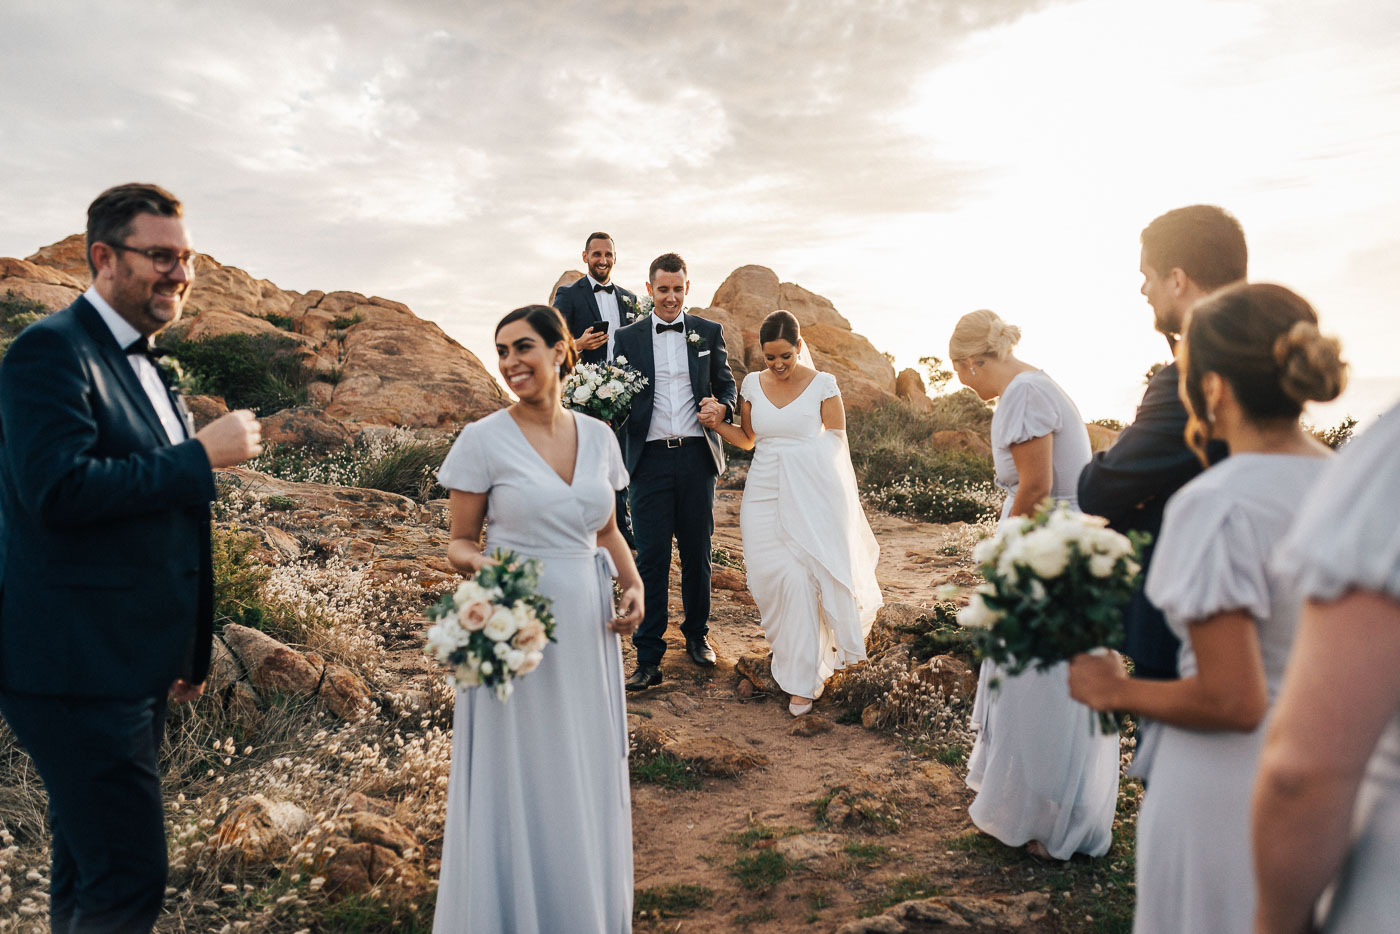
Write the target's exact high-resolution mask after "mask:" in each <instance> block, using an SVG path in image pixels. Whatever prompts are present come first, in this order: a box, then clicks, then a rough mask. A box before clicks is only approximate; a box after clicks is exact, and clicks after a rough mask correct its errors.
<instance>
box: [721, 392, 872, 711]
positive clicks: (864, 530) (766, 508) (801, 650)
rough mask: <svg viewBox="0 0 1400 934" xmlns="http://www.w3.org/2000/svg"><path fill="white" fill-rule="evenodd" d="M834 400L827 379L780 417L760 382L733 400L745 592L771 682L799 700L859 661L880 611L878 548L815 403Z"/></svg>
mask: <svg viewBox="0 0 1400 934" xmlns="http://www.w3.org/2000/svg"><path fill="white" fill-rule="evenodd" d="M840 392H841V390H840V389H839V388H838V387H837V385H836V379H835V378H834V377H833V376H832V375H831V374H830V373H818V374H817V375H816V377H815V378H813V379H812V381H811V382H810V383H809V384H808V385H807V387H806V388H805V389H804V390H803V391H802V392H801V394H800V395H798V397H797V398H796V399H794V400H792V401H791V402H789V403H788V404H787V405H785V406H782V407H781V408H779V407H778V406H775V405H774V404H773V403H772V402H770V401H768V397H767V396H766V395H764V393H763V388H762V386H761V385H760V383H759V373H750V374H749V375H748V376H746V377H745V378H744V383H743V385H742V386H741V387H740V390H739V394H740V395H741V396H742V397H743V398H744V399H745V400H747V401H748V403H749V405H750V410H749V418H750V424H751V425H752V426H753V430H754V436H755V440H756V442H757V443H756V446H755V448H754V457H753V463H752V464H751V465H750V467H749V474H748V479H747V480H746V481H745V484H744V502H743V505H742V507H741V508H740V510H739V527H740V532H741V534H742V535H743V539H744V564H745V565H746V567H747V569H748V583H749V592H750V593H751V594H753V598H754V602H755V603H756V604H757V605H758V611H759V614H760V616H761V617H762V625H763V635H764V638H766V639H767V640H768V644H769V646H770V647H771V648H772V650H773V679H774V680H775V681H777V682H778V686H779V687H781V688H782V689H783V690H784V691H786V692H787V693H789V694H796V695H798V696H799V697H813V696H815V695H816V694H817V692H818V691H819V690H820V688H821V685H822V684H823V683H825V681H826V679H827V678H829V677H831V674H832V672H834V671H836V670H837V669H840V668H844V667H845V666H847V665H850V664H854V663H855V662H859V661H861V660H863V659H864V658H865V657H866V654H865V637H866V635H867V634H869V632H870V627H871V625H872V624H873V623H874V622H875V613H876V611H877V610H878V609H879V608H880V606H881V605H882V604H883V603H884V600H883V598H882V597H881V595H880V586H879V584H878V583H876V581H875V563H876V561H877V560H878V558H879V556H880V546H879V545H878V544H876V542H875V536H874V535H873V534H872V533H871V531H870V524H869V523H868V522H867V521H866V519H865V513H864V512H863V511H862V510H861V506H860V498H859V496H858V494H857V492H856V480H855V472H854V471H853V470H852V469H851V455H850V450H849V449H848V448H847V447H846V433H845V432H844V431H828V430H826V429H824V428H823V427H822V415H821V406H822V402H823V401H824V400H826V399H830V398H831V397H832V396H836V395H839V394H840Z"/></svg>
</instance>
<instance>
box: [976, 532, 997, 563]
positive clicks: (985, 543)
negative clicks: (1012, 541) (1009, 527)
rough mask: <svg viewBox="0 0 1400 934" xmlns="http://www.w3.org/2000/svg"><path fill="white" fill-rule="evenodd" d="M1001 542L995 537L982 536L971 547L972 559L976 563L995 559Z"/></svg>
mask: <svg viewBox="0 0 1400 934" xmlns="http://www.w3.org/2000/svg"><path fill="white" fill-rule="evenodd" d="M1000 548H1001V542H1000V541H999V540H997V539H995V538H984V539H982V540H981V541H980V542H978V543H977V544H976V546H975V547H973V549H972V560H973V561H975V562H977V563H978V564H986V563H987V562H989V561H995V560H996V557H997V551H998V550H999V549H1000Z"/></svg>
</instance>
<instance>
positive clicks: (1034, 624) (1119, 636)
mask: <svg viewBox="0 0 1400 934" xmlns="http://www.w3.org/2000/svg"><path fill="white" fill-rule="evenodd" d="M1106 525H1107V520H1105V519H1103V518H1101V517H1099V516H1088V515H1084V514H1083V513H1079V512H1071V511H1070V510H1069V508H1068V507H1066V506H1065V505H1064V504H1063V503H1061V504H1058V505H1055V506H1050V505H1042V506H1041V507H1040V509H1038V510H1037V511H1036V513H1035V516H1034V517H1032V518H1030V519H1027V518H1025V517H1023V516H1022V517H1016V518H1011V519H1007V520H1006V521H1005V522H1003V523H1002V525H1001V528H1000V529H998V530H997V534H996V535H995V536H993V537H992V538H989V539H986V540H984V541H982V542H980V543H979V544H978V545H977V547H976V548H975V549H974V550H973V552H972V557H973V560H975V561H976V562H977V563H978V565H979V568H978V569H979V570H980V571H981V572H982V576H983V577H984V578H985V579H986V580H985V583H983V584H981V585H979V586H978V588H977V589H976V590H975V591H974V592H973V594H972V600H971V601H970V602H969V603H968V605H967V606H966V607H964V608H963V609H962V610H961V611H959V613H958V623H959V624H961V625H962V626H964V627H966V628H967V629H969V630H971V631H972V633H973V635H974V642H975V643H976V645H977V652H978V655H979V656H980V657H982V658H984V659H985V658H990V659H991V660H992V661H994V662H996V664H997V665H999V666H1000V667H1001V668H1002V670H1004V671H1005V672H1006V673H1007V674H1012V675H1016V674H1020V673H1021V672H1023V671H1025V670H1026V669H1027V668H1029V667H1030V666H1032V665H1034V666H1035V668H1036V670H1038V671H1045V670H1047V669H1049V668H1050V667H1052V666H1053V665H1056V664H1058V663H1059V662H1063V661H1068V660H1069V659H1070V658H1073V657H1074V656H1075V655H1078V654H1079V653H1081V652H1089V651H1093V650H1094V649H1099V648H1116V647H1118V646H1119V645H1121V644H1122V642H1123V608H1124V607H1125V606H1126V605H1127V603H1128V600H1129V598H1130V597H1131V596H1132V593H1133V588H1134V586H1135V585H1136V583H1137V579H1138V575H1139V574H1140V573H1141V572H1142V567H1141V564H1140V561H1141V557H1142V548H1143V546H1144V545H1145V544H1146V541H1147V536H1146V535H1144V534H1142V533H1136V532H1135V533H1132V535H1131V536H1123V535H1120V534H1118V533H1117V532H1114V531H1112V530H1110V529H1108V528H1106ZM1099 727H1100V728H1101V729H1102V730H1103V732H1105V733H1111V732H1116V731H1117V729H1118V724H1117V721H1116V719H1115V718H1114V716H1113V715H1112V714H1100V715H1099Z"/></svg>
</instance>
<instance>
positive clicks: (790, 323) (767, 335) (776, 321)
mask: <svg viewBox="0 0 1400 934" xmlns="http://www.w3.org/2000/svg"><path fill="white" fill-rule="evenodd" d="M800 340H802V330H801V328H799V327H798V326H797V319H796V318H795V317H793V314H792V312H790V311H784V310H783V309H781V308H779V309H778V310H777V311H775V312H773V313H772V314H770V315H769V316H768V317H766V318H764V319H763V323H762V324H760V325H759V326H758V343H759V346H762V345H764V344H766V343H768V342H769V341H787V342H788V343H789V344H791V345H792V346H794V347H796V346H797V342H798V341H800Z"/></svg>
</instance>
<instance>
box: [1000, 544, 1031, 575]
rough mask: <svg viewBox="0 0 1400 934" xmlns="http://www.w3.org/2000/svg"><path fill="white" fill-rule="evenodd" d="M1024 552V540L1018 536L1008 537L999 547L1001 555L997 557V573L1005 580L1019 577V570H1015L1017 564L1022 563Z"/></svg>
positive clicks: (1023, 561)
mask: <svg viewBox="0 0 1400 934" xmlns="http://www.w3.org/2000/svg"><path fill="white" fill-rule="evenodd" d="M1025 552H1026V540H1025V539H1024V538H1021V537H1019V536H1017V537H1013V538H1010V539H1008V540H1007V541H1006V543H1005V545H1004V546H1003V547H1002V549H1001V555H1000V556H999V557H998V558H997V573H998V574H1000V575H1001V576H1002V577H1004V578H1006V579H1007V580H1013V581H1014V580H1016V579H1018V578H1019V577H1020V572H1019V571H1017V570H1016V565H1017V564H1024V563H1025V561H1026V558H1025Z"/></svg>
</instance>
